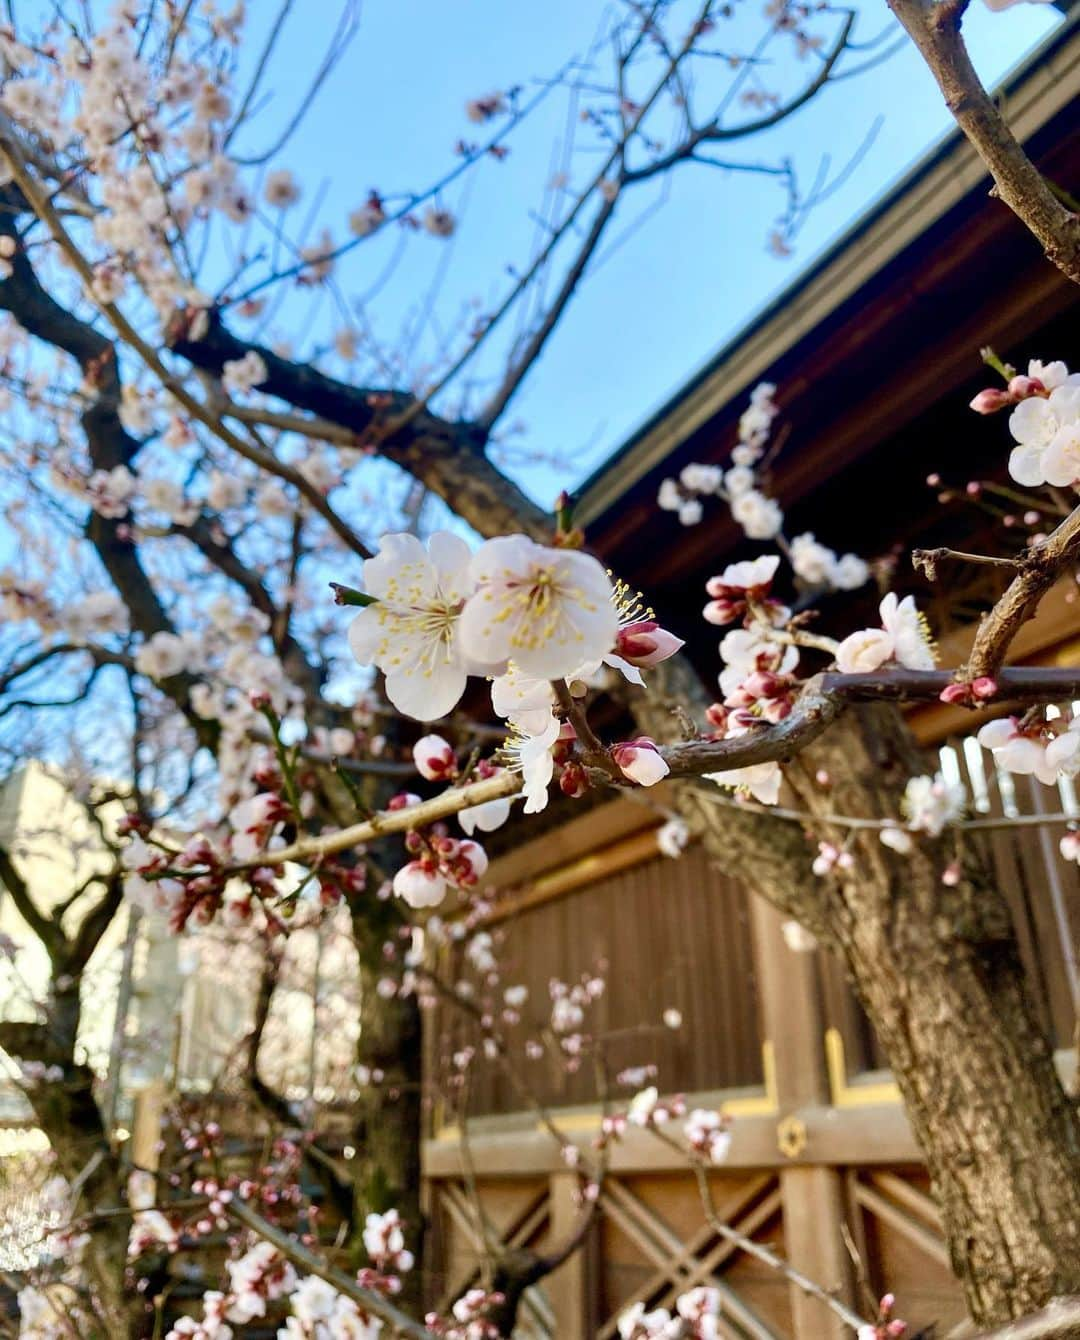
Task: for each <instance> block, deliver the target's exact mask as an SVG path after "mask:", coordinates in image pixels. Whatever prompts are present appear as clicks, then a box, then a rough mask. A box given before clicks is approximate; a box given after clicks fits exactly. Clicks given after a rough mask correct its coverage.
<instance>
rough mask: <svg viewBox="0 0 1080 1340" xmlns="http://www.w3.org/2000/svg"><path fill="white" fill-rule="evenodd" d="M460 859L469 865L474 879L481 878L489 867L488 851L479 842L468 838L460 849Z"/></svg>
mask: <svg viewBox="0 0 1080 1340" xmlns="http://www.w3.org/2000/svg"><path fill="white" fill-rule="evenodd" d="M458 860H459V861H462V862H464V864H465V865H467V866H468V868H469V872H470V873H471V874H472V876H473V878H474V879H480V877H481V876H482V875H483V874H484V872H485V871H486V870H487V868H488V858H487V852H486V851H485V850H484V849H483V847H481V845H480V844H479V842H473V840H472V839H471V838H466V839H465V841H464V842H462V843H461V845H460V847H459V849H458Z"/></svg>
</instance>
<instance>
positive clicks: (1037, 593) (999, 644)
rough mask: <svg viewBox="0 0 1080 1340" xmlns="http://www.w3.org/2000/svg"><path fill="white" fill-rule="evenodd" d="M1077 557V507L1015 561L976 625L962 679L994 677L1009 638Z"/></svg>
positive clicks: (1079, 520)
mask: <svg viewBox="0 0 1080 1340" xmlns="http://www.w3.org/2000/svg"><path fill="white" fill-rule="evenodd" d="M1077 558H1080V507H1078V508H1076V510H1075V511H1073V512H1071V513H1070V514H1069V516H1067V517H1066V518H1065V520H1064V521H1062V522H1061V524H1060V525H1059V526H1057V527H1056V528H1055V529H1054V530H1053V531H1052V532H1051V534H1050V535H1048V536H1047V538H1046V539H1045V540H1044V541H1043V542H1042V544H1039V545H1036V546H1035V547H1034V548H1033V549H1031V550H1030V551H1029V552H1028V554H1027V555H1026V556H1025V557H1024V558H1021V559H1018V560H1017V567H1018V568H1019V572H1018V573H1017V575H1016V576H1015V577H1014V578H1013V580H1012V581H1011V582H1010V583H1009V585H1008V586H1007V587H1006V589H1005V592H1004V594H1003V595H1002V596H1001V597H1000V598H999V599H998V601H997V602H996V603H995V605H994V607H993V609H992V610H991V611H990V613H989V614H988V615H987V616H986V618H985V619H984V620H983V621H982V623H981V624H980V625H979V631H978V632H977V633H976V635H975V642H974V645H973V646H972V648H971V655H970V656H969V657H968V662H967V667H966V669H965V671H964V678H965V679H966V680H967V681H969V682H970V681H971V680H974V679H978V678H979V677H980V676H983V675H987V676H996V675H997V671H998V667H999V666H1000V665H1001V663H1002V662H1003V661H1004V659H1005V656H1006V653H1007V652H1008V650H1009V646H1010V644H1011V643H1012V640H1013V638H1014V637H1015V636H1016V635H1017V633H1018V632H1019V631H1020V629H1021V628H1022V627H1023V625H1024V624H1025V623H1026V622H1027V621H1028V619H1030V618H1032V617H1033V615H1034V614H1035V611H1036V609H1037V608H1038V605H1039V601H1040V600H1042V598H1043V596H1044V595H1045V594H1046V593H1047V591H1049V590H1050V588H1051V587H1052V586H1053V585H1054V583H1055V582H1056V581H1057V579H1058V577H1060V576H1061V573H1062V572H1063V571H1064V569H1065V568H1067V567H1068V566H1069V565H1070V564H1072V563H1075V562H1076V560H1077Z"/></svg>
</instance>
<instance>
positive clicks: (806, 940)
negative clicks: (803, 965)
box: [780, 920, 818, 954]
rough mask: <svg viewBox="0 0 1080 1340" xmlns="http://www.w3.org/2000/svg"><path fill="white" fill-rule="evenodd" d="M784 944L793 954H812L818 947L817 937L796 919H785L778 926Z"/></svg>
mask: <svg viewBox="0 0 1080 1340" xmlns="http://www.w3.org/2000/svg"><path fill="white" fill-rule="evenodd" d="M780 933H781V935H783V937H784V944H785V945H787V947H788V949H790V950H791V952H792V953H793V954H812V953H813V952H814V950H815V949H816V948H817V947H818V942H817V939H816V938H815V937H814V935H813V934H812V933H811V932H810V931H808V930H807V929H806V927H805V926H803V925H802V924H801V923H800V922H798V921H790V920H789V921H785V922H783V923H782V924H781V926H780Z"/></svg>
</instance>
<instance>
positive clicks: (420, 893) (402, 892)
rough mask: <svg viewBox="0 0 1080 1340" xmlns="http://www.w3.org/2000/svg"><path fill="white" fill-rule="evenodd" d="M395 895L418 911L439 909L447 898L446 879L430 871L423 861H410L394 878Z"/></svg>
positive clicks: (435, 871) (436, 871) (434, 871)
mask: <svg viewBox="0 0 1080 1340" xmlns="http://www.w3.org/2000/svg"><path fill="white" fill-rule="evenodd" d="M393 887H394V893H395V894H396V895H397V896H398V897H399V898H400V899H401V900H402V902H405V903H408V905H409V906H410V907H413V908H416V909H417V910H418V911H419V910H420V909H422V908H425V907H438V906H439V904H440V903H441V902H442V900H443V899H444V898H445V897H446V877H445V875H442V874H440V873H439V871H438V870H428V869H427V868H425V866H424V864H423V862H421V861H408V862H406V864H405V865H403V866H402V867H401V869H400V870H399V871H398V872H397V874H396V875H395V876H394V880H393Z"/></svg>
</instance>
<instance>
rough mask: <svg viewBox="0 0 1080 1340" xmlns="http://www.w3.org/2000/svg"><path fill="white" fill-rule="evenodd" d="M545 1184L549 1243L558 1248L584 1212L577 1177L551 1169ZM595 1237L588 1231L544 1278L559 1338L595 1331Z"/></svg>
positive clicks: (573, 1339) (578, 1339)
mask: <svg viewBox="0 0 1080 1340" xmlns="http://www.w3.org/2000/svg"><path fill="white" fill-rule="evenodd" d="M548 1185H549V1191H548V1203H549V1205H550V1218H551V1230H550V1233H549V1243H550V1245H551V1247H553V1248H557V1247H558V1246H559V1245H560V1244H561V1243H563V1242H566V1241H567V1240H568V1239H569V1238H570V1237H571V1236H572V1235H573V1234H574V1233H575V1232H576V1231H577V1228H578V1225H579V1223H580V1220H581V1215H582V1213H583V1212H584V1211H583V1209H582V1207H581V1205H580V1203H579V1200H580V1197H579V1195H578V1189H579V1187H580V1178H579V1177H578V1175H577V1173H573V1172H557V1173H552V1174H551V1177H550V1180H549V1183H548ZM595 1237H596V1235H595V1231H594V1230H593V1231H590V1233H589V1234H588V1235H587V1237H586V1240H585V1241H584V1242H583V1243H582V1244H581V1246H580V1247H579V1248H578V1250H577V1251H575V1252H572V1253H571V1254H570V1256H569V1258H568V1259H567V1260H566V1261H564V1262H563V1264H562V1265H561V1266H560V1267H559V1268H558V1270H555V1271H552V1273H551V1274H550V1275H549V1276H548V1277H547V1279H546V1280H545V1281H544V1287H545V1290H546V1292H547V1296H548V1299H549V1301H550V1303H551V1311H552V1316H553V1318H554V1325H553V1327H552V1334H554V1335H557V1336H558V1337H559V1340H589V1337H590V1336H592V1335H593V1334H594V1333H595V1320H594V1315H593V1306H592V1305H593V1303H594V1301H595V1298H596V1290H595V1288H590V1274H591V1270H592V1269H593V1268H595V1260H594V1257H595Z"/></svg>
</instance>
